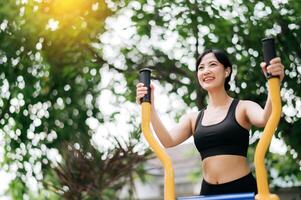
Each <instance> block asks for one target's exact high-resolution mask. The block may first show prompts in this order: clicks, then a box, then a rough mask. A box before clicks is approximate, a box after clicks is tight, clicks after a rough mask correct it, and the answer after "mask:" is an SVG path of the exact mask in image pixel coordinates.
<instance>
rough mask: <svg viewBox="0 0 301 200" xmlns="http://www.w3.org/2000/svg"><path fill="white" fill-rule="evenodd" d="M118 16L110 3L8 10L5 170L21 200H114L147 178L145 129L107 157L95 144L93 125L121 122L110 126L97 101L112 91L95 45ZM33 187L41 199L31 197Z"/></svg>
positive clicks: (2, 112)
mask: <svg viewBox="0 0 301 200" xmlns="http://www.w3.org/2000/svg"><path fill="white" fill-rule="evenodd" d="M112 14H113V11H112V10H111V9H109V8H108V7H107V4H106V3H105V2H104V1H102V0H88V1H87V0H76V1H73V0H72V1H71V0H66V1H60V0H52V1H8V2H1V3H0V24H1V30H0V132H1V134H2V135H3V140H4V161H3V162H2V165H1V166H2V169H4V170H7V171H10V172H11V173H13V174H15V178H14V180H13V181H12V182H11V184H10V191H8V193H9V195H11V196H12V197H13V199H26V198H27V199H28V198H29V199H61V197H60V196H62V197H64V198H65V199H100V198H102V199H112V198H116V195H118V191H119V190H121V188H122V186H124V185H125V183H127V182H129V183H131V180H132V179H133V177H135V176H137V175H138V176H142V175H143V173H144V172H143V168H142V167H141V166H140V163H142V162H143V161H145V160H147V159H148V157H149V152H148V151H146V152H145V155H144V153H143V152H144V151H143V150H137V149H136V148H137V147H136V146H137V145H139V144H137V141H138V140H139V138H140V135H139V134H137V133H139V132H140V131H139V130H140V129H139V128H138V127H133V130H132V132H131V133H129V134H130V135H129V138H125V139H120V138H119V139H116V138H113V139H111V140H110V141H111V143H112V144H115V146H114V147H111V148H110V149H107V150H103V151H101V150H100V149H97V146H96V145H93V144H92V140H91V138H92V136H93V134H94V130H91V128H89V123H88V120H89V119H94V120H96V121H97V123H99V124H104V123H106V122H114V120H115V118H114V115H116V113H113V115H111V116H109V119H108V120H107V119H105V115H104V114H103V109H102V105H99V104H98V102H97V97H98V96H99V94H101V92H102V91H103V90H105V89H109V88H101V87H99V83H100V81H101V80H102V75H101V73H100V69H101V68H102V67H103V65H104V64H105V62H104V61H103V60H102V59H101V58H100V57H99V56H98V55H97V54H96V52H94V50H93V47H92V45H91V44H92V43H93V42H94V41H97V37H98V35H99V34H101V33H102V32H103V30H104V21H105V19H106V18H107V17H108V16H110V15H112ZM130 120H131V119H130ZM134 141H136V142H134ZM120 144H122V145H120ZM142 149H143V148H142ZM140 151H141V152H140ZM51 154H54V155H55V159H51ZM60 155H61V158H62V161H61V162H59V160H56V159H57V158H60ZM89 170H90V171H89ZM118 170H120V171H118ZM117 172H118V173H117ZM28 180H33V181H36V184H37V185H38V189H39V190H38V191H39V194H36V193H32V192H29V191H28V187H29V184H30V183H29V182H28ZM44 187H46V188H48V189H50V190H49V191H45V190H43V188H44ZM51 191H53V192H54V193H53V192H51ZM55 193H56V194H58V195H55ZM130 194H131V192H130Z"/></svg>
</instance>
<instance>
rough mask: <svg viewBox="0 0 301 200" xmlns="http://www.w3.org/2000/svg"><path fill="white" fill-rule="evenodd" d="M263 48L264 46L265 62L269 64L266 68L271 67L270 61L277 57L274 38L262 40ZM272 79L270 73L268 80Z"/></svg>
mask: <svg viewBox="0 0 301 200" xmlns="http://www.w3.org/2000/svg"><path fill="white" fill-rule="evenodd" d="M262 46H263V58H264V62H265V63H266V64H267V65H266V66H269V65H270V61H271V60H272V59H273V58H275V57H276V50H275V41H274V38H264V39H263V40H262ZM271 77H272V76H271V75H270V74H269V73H268V74H267V78H271Z"/></svg>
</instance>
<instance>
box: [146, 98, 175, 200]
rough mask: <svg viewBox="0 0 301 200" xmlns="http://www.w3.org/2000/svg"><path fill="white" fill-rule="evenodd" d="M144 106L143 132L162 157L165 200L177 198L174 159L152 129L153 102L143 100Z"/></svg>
mask: <svg viewBox="0 0 301 200" xmlns="http://www.w3.org/2000/svg"><path fill="white" fill-rule="evenodd" d="M141 106H142V132H143V135H144V137H145V139H146V140H147V142H148V143H149V145H150V146H151V148H152V150H153V151H154V152H155V154H156V156H157V157H158V158H159V159H160V161H161V163H162V164H163V167H164V174H165V178H164V200H175V183H174V170H173V166H172V161H171V159H170V157H169V156H168V154H167V153H166V151H165V150H164V148H163V147H162V146H161V145H160V144H159V143H158V141H157V140H156V139H155V137H154V136H153V134H152V132H151V129H150V116H151V104H150V103H149V102H143V103H142V104H141Z"/></svg>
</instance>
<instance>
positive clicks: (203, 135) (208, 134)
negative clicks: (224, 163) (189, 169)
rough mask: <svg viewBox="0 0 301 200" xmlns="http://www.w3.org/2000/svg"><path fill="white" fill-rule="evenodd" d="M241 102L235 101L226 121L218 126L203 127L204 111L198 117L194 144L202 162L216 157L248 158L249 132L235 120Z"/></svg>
mask: <svg viewBox="0 0 301 200" xmlns="http://www.w3.org/2000/svg"><path fill="white" fill-rule="evenodd" d="M238 102H239V100H237V99H234V100H233V101H232V103H231V105H230V108H229V110H228V113H227V115H226V117H225V119H224V120H223V121H221V122H219V123H217V124H213V125H208V126H203V125H202V119H203V116H204V109H202V110H201V111H200V113H199V115H198V117H197V120H196V125H195V133H194V144H195V146H196V148H197V149H198V151H199V152H200V154H201V157H202V160H204V159H205V158H207V157H210V156H215V155H227V154H228V155H241V156H245V157H247V152H248V146H249V131H248V130H247V129H245V128H243V127H242V126H241V125H240V124H239V123H238V122H237V120H236V118H235V109H236V107H237V104H238Z"/></svg>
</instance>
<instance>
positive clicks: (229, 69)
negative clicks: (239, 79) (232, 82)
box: [225, 67, 231, 77]
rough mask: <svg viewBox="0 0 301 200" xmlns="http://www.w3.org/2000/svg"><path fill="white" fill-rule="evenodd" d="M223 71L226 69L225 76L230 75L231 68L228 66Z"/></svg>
mask: <svg viewBox="0 0 301 200" xmlns="http://www.w3.org/2000/svg"><path fill="white" fill-rule="evenodd" d="M225 71H226V77H228V76H230V73H231V68H230V67H227V68H226V69H225Z"/></svg>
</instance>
